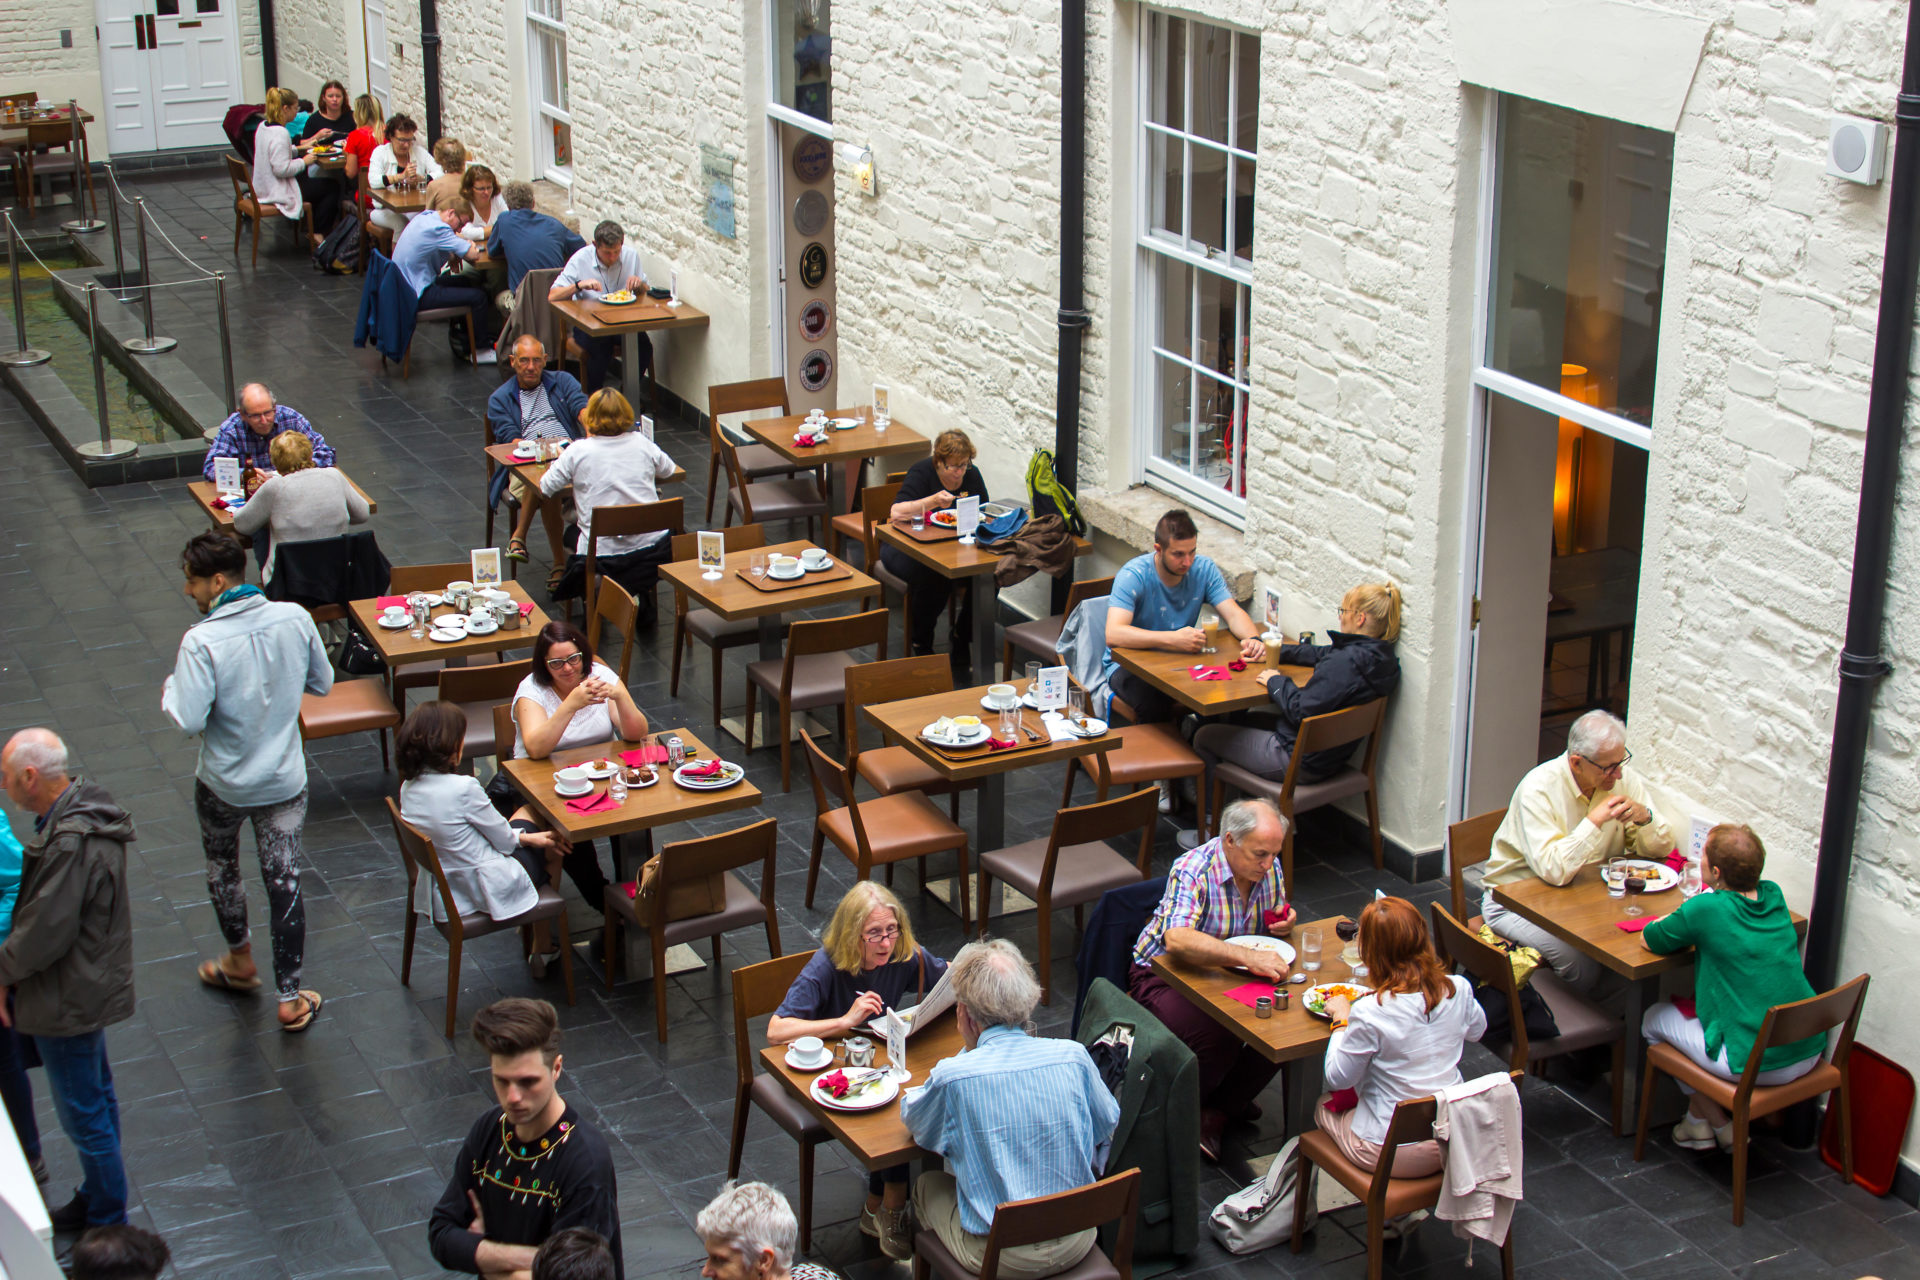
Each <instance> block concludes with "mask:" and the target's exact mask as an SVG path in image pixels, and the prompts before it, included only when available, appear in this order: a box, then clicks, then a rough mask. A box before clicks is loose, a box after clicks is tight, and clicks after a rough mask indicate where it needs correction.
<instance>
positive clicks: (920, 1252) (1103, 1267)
mask: <svg viewBox="0 0 1920 1280" xmlns="http://www.w3.org/2000/svg"><path fill="white" fill-rule="evenodd" d="M1139 1209H1140V1170H1138V1169H1128V1170H1126V1171H1124V1172H1122V1173H1116V1174H1114V1175H1112V1176H1111V1177H1106V1178H1102V1179H1100V1181H1098V1182H1091V1183H1088V1184H1087V1185H1086V1186H1084V1187H1075V1188H1074V1189H1073V1190H1071V1191H1060V1192H1056V1193H1055V1194H1053V1195H1050V1196H1035V1197H1034V1198H1033V1199H1031V1200H1008V1201H1005V1202H1004V1203H1002V1204H999V1205H996V1206H995V1207H994V1210H993V1226H992V1227H991V1228H989V1229H988V1231H987V1248H986V1253H985V1255H984V1256H983V1257H982V1258H981V1259H980V1270H979V1272H978V1273H977V1275H976V1273H975V1272H972V1271H969V1270H967V1269H966V1268H965V1267H963V1266H961V1265H960V1260H959V1259H958V1258H956V1257H954V1256H953V1254H952V1253H950V1252H948V1250H947V1247H946V1245H944V1244H942V1243H940V1237H939V1235H938V1234H937V1233H935V1232H933V1231H931V1230H929V1229H927V1228H925V1227H922V1228H920V1229H919V1230H918V1231H915V1232H914V1233H913V1280H928V1277H929V1275H930V1274H931V1273H934V1272H938V1273H939V1276H940V1280H997V1277H998V1276H999V1274H1000V1254H1001V1253H1002V1252H1003V1251H1005V1250H1007V1249H1018V1248H1020V1247H1021V1246H1022V1245H1029V1244H1039V1243H1040V1242H1041V1241H1043V1240H1056V1239H1058V1238H1059V1237H1061V1236H1070V1235H1075V1234H1077V1233H1079V1232H1082V1231H1091V1230H1093V1229H1094V1228H1096V1227H1103V1226H1105V1225H1106V1224H1107V1223H1109V1222H1114V1223H1118V1224H1119V1225H1118V1227H1117V1228H1116V1230H1115V1233H1114V1244H1113V1256H1112V1257H1111V1258H1109V1257H1108V1256H1107V1255H1106V1254H1105V1253H1104V1252H1103V1251H1102V1250H1101V1248H1100V1246H1099V1245H1098V1244H1096V1245H1094V1246H1093V1248H1091V1249H1089V1250H1088V1251H1087V1256H1086V1257H1084V1258H1082V1259H1081V1260H1080V1261H1078V1262H1076V1263H1074V1264H1073V1265H1072V1266H1071V1267H1068V1268H1067V1269H1066V1270H1065V1271H1061V1272H1058V1273H1056V1275H1055V1276H1053V1277H1052V1280H1133V1231H1134V1221H1135V1219H1136V1218H1137V1217H1138V1216H1139Z"/></svg>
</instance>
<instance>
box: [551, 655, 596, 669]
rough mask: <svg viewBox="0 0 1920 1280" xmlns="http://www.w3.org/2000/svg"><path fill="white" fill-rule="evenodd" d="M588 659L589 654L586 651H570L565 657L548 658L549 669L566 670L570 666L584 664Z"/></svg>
mask: <svg viewBox="0 0 1920 1280" xmlns="http://www.w3.org/2000/svg"><path fill="white" fill-rule="evenodd" d="M586 661H587V655H586V654H584V653H570V654H568V655H567V656H566V657H564V658H548V659H547V670H549V671H565V670H566V669H567V668H568V667H578V666H583V665H585V663H586Z"/></svg>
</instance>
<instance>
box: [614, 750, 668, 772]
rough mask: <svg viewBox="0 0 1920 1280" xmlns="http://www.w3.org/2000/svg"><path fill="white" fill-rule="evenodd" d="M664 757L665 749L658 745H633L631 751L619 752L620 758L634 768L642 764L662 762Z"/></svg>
mask: <svg viewBox="0 0 1920 1280" xmlns="http://www.w3.org/2000/svg"><path fill="white" fill-rule="evenodd" d="M666 758H667V749H666V748H665V747H659V746H654V747H635V748H634V749H633V750H631V751H622V752H621V753H620V759H621V760H623V761H625V762H626V763H627V764H630V765H632V766H633V767H634V768H636V769H638V768H639V767H640V766H642V765H648V764H661V763H664V762H665V761H666Z"/></svg>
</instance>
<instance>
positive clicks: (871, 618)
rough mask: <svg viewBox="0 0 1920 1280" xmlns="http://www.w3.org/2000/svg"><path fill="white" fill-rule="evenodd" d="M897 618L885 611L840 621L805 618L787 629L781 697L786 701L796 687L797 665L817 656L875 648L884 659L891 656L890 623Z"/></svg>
mask: <svg viewBox="0 0 1920 1280" xmlns="http://www.w3.org/2000/svg"><path fill="white" fill-rule="evenodd" d="M892 616H893V615H891V614H889V613H888V612H887V611H886V610H885V609H869V610H867V611H866V612H865V613H850V614H847V615H846V616H844V617H839V618H802V619H799V620H796V621H795V622H793V623H792V624H791V625H789V626H788V627H787V658H786V665H785V667H784V669H783V670H782V671H781V673H780V694H781V696H782V697H785V696H786V695H787V693H788V692H789V691H790V690H791V689H792V687H793V662H794V659H795V658H804V657H806V656H808V655H810V654H817V653H841V652H844V651H845V650H848V649H861V648H865V647H866V646H867V645H873V646H874V647H875V648H876V649H877V650H878V652H879V655H880V657H881V658H882V659H885V658H886V656H887V621H888V619H889V618H891V617H892Z"/></svg>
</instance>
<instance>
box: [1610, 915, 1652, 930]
mask: <svg viewBox="0 0 1920 1280" xmlns="http://www.w3.org/2000/svg"><path fill="white" fill-rule="evenodd" d="M1655 919H1656V917H1654V916H1641V917H1640V918H1639V919H1638V920H1621V921H1617V922H1616V923H1618V925H1619V926H1620V928H1622V929H1625V930H1626V931H1627V932H1628V933H1638V932H1640V931H1641V930H1642V929H1644V928H1646V927H1647V926H1648V925H1650V924H1652V923H1653V922H1654V920H1655Z"/></svg>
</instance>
